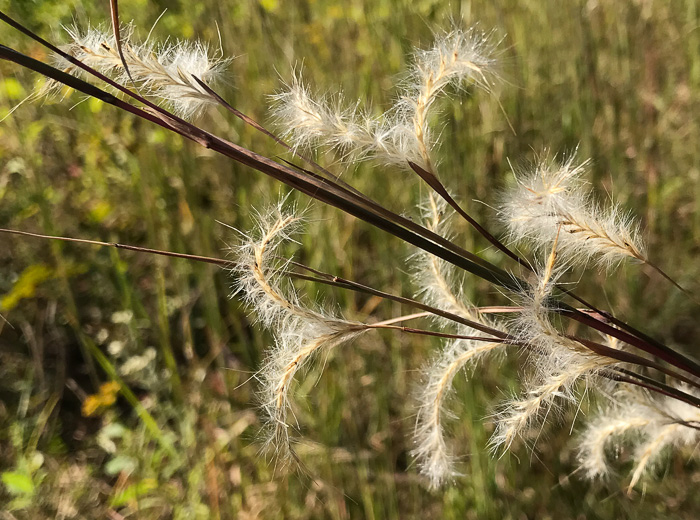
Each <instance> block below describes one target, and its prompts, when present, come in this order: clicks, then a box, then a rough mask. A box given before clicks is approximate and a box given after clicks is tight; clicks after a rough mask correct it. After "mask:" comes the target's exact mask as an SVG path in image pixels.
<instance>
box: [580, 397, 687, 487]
mask: <svg viewBox="0 0 700 520" xmlns="http://www.w3.org/2000/svg"><path fill="white" fill-rule="evenodd" d="M678 388H679V389H682V390H684V391H686V392H691V393H692V394H693V395H698V392H697V390H695V389H691V388H690V387H688V386H687V385H678ZM699 425H700V410H698V408H697V407H695V406H692V405H689V404H686V403H683V402H681V401H678V400H676V399H671V398H669V397H666V396H662V395H652V394H649V393H648V392H646V391H644V390H641V389H639V388H636V387H632V388H629V387H622V388H621V389H620V391H618V393H617V395H616V399H614V400H613V404H612V405H611V406H610V408H608V409H607V410H605V411H603V412H602V413H601V414H600V415H599V416H598V417H597V418H596V419H595V420H593V421H591V422H590V423H589V425H588V428H587V429H586V431H585V432H584V433H583V435H582V436H581V438H580V441H579V461H580V463H581V467H582V469H583V470H584V472H585V474H586V476H587V477H588V478H597V477H604V476H606V475H608V474H609V473H610V466H609V462H608V459H607V457H606V450H607V447H608V445H609V444H610V443H611V442H613V441H614V440H617V444H616V448H617V449H616V451H617V452H619V448H620V447H621V446H622V445H624V444H625V443H626V442H627V443H636V445H637V446H636V449H635V450H634V453H633V459H634V461H635V464H634V467H633V469H632V477H631V480H630V484H629V490H630V491H631V490H632V489H633V488H634V487H635V486H636V485H637V484H638V483H639V481H640V480H641V478H642V476H643V475H644V473H645V472H646V471H647V470H648V469H649V468H650V467H651V466H653V464H654V463H655V462H656V461H657V460H658V459H659V457H660V456H661V454H662V453H663V451H664V448H666V447H668V446H675V447H681V446H694V445H695V444H696V443H697V442H698V441H699V440H700V429H698V426H699ZM631 434H634V435H631Z"/></svg>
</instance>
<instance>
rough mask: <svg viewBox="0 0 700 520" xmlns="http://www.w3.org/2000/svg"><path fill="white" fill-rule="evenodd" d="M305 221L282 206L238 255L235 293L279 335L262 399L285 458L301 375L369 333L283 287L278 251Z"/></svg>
mask: <svg viewBox="0 0 700 520" xmlns="http://www.w3.org/2000/svg"><path fill="white" fill-rule="evenodd" d="M300 222H301V219H300V217H297V216H294V215H293V214H290V213H287V212H285V211H283V209H282V207H281V205H280V206H277V207H276V208H274V209H273V210H271V211H268V212H266V213H265V214H264V215H261V216H260V217H259V228H260V233H259V236H257V237H250V236H247V237H246V239H245V241H244V242H243V244H242V245H241V246H239V247H238V248H237V249H236V251H235V253H236V264H235V266H234V267H233V268H232V271H233V274H234V277H235V278H234V279H235V291H234V294H236V293H238V292H241V293H242V294H243V297H244V299H245V301H246V302H247V303H248V304H250V305H251V306H252V307H253V308H254V309H255V314H256V316H257V317H258V319H259V320H260V321H261V322H262V324H263V325H264V326H266V327H267V328H270V329H271V330H272V332H273V334H274V336H275V345H274V346H273V347H272V348H271V349H270V350H269V351H268V353H267V356H266V360H265V362H264V364H263V366H262V368H261V369H260V371H259V373H258V376H257V377H258V379H259V380H260V383H261V387H262V389H261V391H260V400H261V403H262V409H263V412H264V415H265V417H266V419H267V423H268V431H267V437H266V444H267V445H268V446H270V447H272V448H273V449H274V450H275V451H276V453H277V455H279V456H280V457H281V458H282V459H290V458H291V457H292V456H293V453H294V452H293V449H292V439H291V436H290V433H289V429H290V427H292V426H291V425H290V424H289V421H288V415H289V412H290V410H291V403H290V398H289V392H290V388H291V385H292V382H293V380H294V377H295V375H296V374H297V373H298V372H299V370H301V369H302V368H303V367H304V366H305V365H307V364H308V363H309V362H310V361H311V359H313V357H314V356H315V355H317V354H318V353H319V352H321V351H322V350H330V349H332V348H333V347H335V346H337V345H339V344H341V343H344V342H346V341H349V340H351V339H353V338H355V337H357V336H358V335H360V334H362V333H363V332H365V331H366V330H368V329H369V327H368V326H367V325H364V324H362V323H356V322H350V321H346V320H343V319H340V318H337V317H335V316H332V315H331V314H329V313H326V312H321V311H317V310H313V309H309V308H307V307H305V306H303V305H302V304H301V303H300V302H299V298H298V296H297V295H296V293H295V292H294V291H293V288H291V286H290V287H289V289H288V290H286V291H285V290H283V289H282V288H281V280H280V277H281V275H282V273H283V270H284V266H280V265H278V264H276V263H275V258H276V252H277V250H278V248H279V246H280V245H281V243H282V242H283V241H285V240H289V239H290V236H291V234H293V232H294V231H295V230H296V229H297V228H298V227H299V225H300Z"/></svg>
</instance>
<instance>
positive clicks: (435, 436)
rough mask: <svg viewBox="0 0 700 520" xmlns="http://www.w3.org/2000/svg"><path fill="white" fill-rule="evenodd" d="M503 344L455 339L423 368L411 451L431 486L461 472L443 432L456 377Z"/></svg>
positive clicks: (467, 332) (469, 332) (437, 485)
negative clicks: (423, 379)
mask: <svg viewBox="0 0 700 520" xmlns="http://www.w3.org/2000/svg"><path fill="white" fill-rule="evenodd" d="M472 330H473V329H468V328H466V327H465V328H461V329H460V334H472ZM502 346H504V344H503V343H483V342H476V341H470V340H464V339H458V340H454V341H452V342H450V343H448V346H447V347H446V348H445V349H444V350H443V352H442V353H441V354H440V355H439V356H438V357H437V358H436V359H435V360H434V361H433V363H432V364H431V365H430V366H429V367H427V368H426V369H425V370H424V372H423V373H424V377H425V383H424V384H423V385H422V387H421V389H420V391H419V392H418V395H417V401H418V403H419V406H418V414H417V418H416V428H415V431H414V442H415V445H416V447H415V448H414V449H413V450H412V452H411V453H412V455H413V456H414V457H416V459H417V461H418V466H419V468H420V472H421V473H422V474H423V475H425V476H426V477H428V479H429V482H430V487H431V488H438V487H440V486H441V485H443V484H444V483H445V482H446V481H447V480H449V479H451V478H454V477H456V476H458V475H459V473H458V472H457V471H456V469H455V457H454V456H453V455H452V453H451V452H450V450H449V448H448V446H447V442H446V440H445V432H444V416H445V415H447V416H448V417H450V414H449V412H448V411H447V408H446V405H445V403H446V402H447V399H448V398H449V396H450V394H451V392H452V382H453V380H454V377H455V375H456V374H457V373H458V372H459V371H460V370H462V369H463V368H464V367H465V366H466V365H467V364H468V363H471V364H475V363H476V362H478V360H480V359H481V358H482V357H484V356H485V355H487V354H489V353H491V352H492V351H493V350H494V349H497V348H498V347H502Z"/></svg>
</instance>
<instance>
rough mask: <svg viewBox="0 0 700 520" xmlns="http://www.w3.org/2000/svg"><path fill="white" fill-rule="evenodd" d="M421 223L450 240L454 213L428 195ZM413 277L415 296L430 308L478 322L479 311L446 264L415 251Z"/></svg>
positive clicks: (450, 265) (421, 207)
mask: <svg viewBox="0 0 700 520" xmlns="http://www.w3.org/2000/svg"><path fill="white" fill-rule="evenodd" d="M420 211H421V220H422V223H423V225H424V226H425V227H426V228H428V229H429V230H431V231H433V232H435V233H437V234H439V235H441V236H443V237H445V238H450V235H451V232H450V220H451V217H452V215H453V210H451V209H450V208H448V206H447V203H446V202H445V201H444V200H443V199H442V198H439V197H437V196H436V195H435V194H433V193H430V194H428V196H427V197H426V198H425V200H424V202H423V204H422V205H421V206H420ZM410 264H411V267H412V273H411V274H412V277H413V281H414V283H415V285H416V287H417V288H418V291H417V293H416V297H418V298H420V299H421V300H422V301H423V302H425V303H426V304H428V305H431V306H433V307H437V308H439V309H442V310H445V311H448V312H451V313H452V314H456V315H458V316H462V317H463V318H467V319H470V320H479V319H480V316H479V313H478V311H477V310H476V309H475V308H474V306H473V305H472V304H471V303H470V302H469V300H468V299H467V298H466V296H465V295H464V291H463V289H462V280H461V279H460V277H459V276H458V275H457V271H456V269H455V267H454V265H452V264H451V263H449V262H446V261H444V260H442V259H441V258H438V257H436V256H435V255H431V254H430V253H427V252H425V251H423V250H418V251H417V252H416V253H415V254H414V255H413V256H412V257H411V262H410Z"/></svg>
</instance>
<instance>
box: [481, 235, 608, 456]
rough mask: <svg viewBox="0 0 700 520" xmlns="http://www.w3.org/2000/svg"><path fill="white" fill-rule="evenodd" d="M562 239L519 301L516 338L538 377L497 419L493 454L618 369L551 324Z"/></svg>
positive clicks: (537, 271)
mask: <svg viewBox="0 0 700 520" xmlns="http://www.w3.org/2000/svg"><path fill="white" fill-rule="evenodd" d="M557 257H558V237H555V239H554V245H553V246H552V250H551V252H550V254H549V257H548V259H547V262H546V264H545V266H544V268H543V269H539V270H536V272H535V275H536V277H537V278H536V283H535V284H533V286H532V287H531V288H530V290H529V291H528V293H525V294H523V295H521V298H522V300H523V303H522V311H521V312H520V314H519V316H518V318H517V319H516V322H515V326H514V329H515V331H516V337H517V338H518V339H519V340H520V341H521V342H523V343H524V344H527V345H529V346H530V352H529V361H530V364H531V365H533V366H534V368H535V373H534V375H533V377H531V378H530V380H527V381H526V382H525V390H524V397H522V398H520V399H518V398H515V399H512V400H511V401H509V402H507V403H506V404H505V405H504V406H503V410H502V411H501V412H500V413H499V414H498V415H497V427H496V431H495V432H494V434H493V436H492V437H491V440H490V445H491V448H492V449H493V450H496V449H498V448H499V447H501V446H504V447H505V448H509V447H510V446H511V444H512V443H513V441H514V440H515V438H516V437H518V436H519V435H521V434H522V433H523V432H524V431H526V430H527V429H528V428H529V427H530V426H532V424H533V423H534V422H535V421H536V419H537V418H538V417H540V416H541V413H540V412H541V410H542V409H543V408H546V410H547V412H546V413H549V412H550V411H551V409H552V406H553V405H555V404H556V401H557V400H564V401H569V402H575V401H576V400H577V396H576V393H575V387H576V384H577V382H578V381H579V380H581V379H585V380H589V379H590V378H591V377H594V376H595V375H596V374H597V373H598V372H599V371H600V370H601V369H604V368H605V367H606V366H609V365H612V364H614V363H615V362H616V361H615V360H614V359H611V358H607V357H604V356H599V355H597V354H594V353H593V352H591V351H589V350H587V349H586V348H584V347H583V346H582V345H580V344H579V343H578V342H576V341H574V340H572V339H569V338H567V337H565V336H563V335H562V334H560V333H559V330H558V329H557V328H556V327H555V325H554V324H553V323H552V321H551V317H550V316H551V314H552V312H553V310H554V309H553V308H552V307H551V302H550V299H551V295H552V291H553V289H554V287H555V286H556V283H557V281H558V279H559V277H560V276H561V274H562V273H563V272H564V270H565V269H566V264H557Z"/></svg>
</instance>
